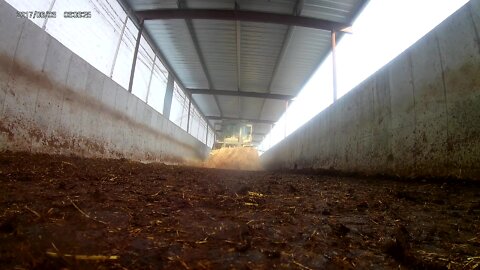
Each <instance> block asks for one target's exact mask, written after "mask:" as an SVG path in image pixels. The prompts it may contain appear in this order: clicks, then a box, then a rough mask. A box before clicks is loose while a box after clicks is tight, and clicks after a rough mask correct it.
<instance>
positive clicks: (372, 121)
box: [261, 0, 480, 180]
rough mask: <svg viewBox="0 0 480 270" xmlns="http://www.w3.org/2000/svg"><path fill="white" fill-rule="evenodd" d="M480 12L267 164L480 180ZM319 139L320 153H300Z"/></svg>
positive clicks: (452, 21) (461, 19)
mask: <svg viewBox="0 0 480 270" xmlns="http://www.w3.org/2000/svg"><path fill="white" fill-rule="evenodd" d="M479 8H480V1H479V0H474V1H471V2H470V3H469V4H468V5H466V6H464V7H463V8H461V9H460V10H459V11H457V12H456V13H454V14H453V15H452V16H451V17H450V18H449V19H447V20H445V21H444V22H443V23H442V24H441V25H439V26H438V27H437V28H436V29H434V30H433V31H432V32H430V33H429V34H427V35H426V36H425V37H423V38H422V39H421V40H420V41H418V42H417V43H416V44H414V45H413V46H412V47H411V48H409V49H408V50H406V51H405V52H404V53H402V54H401V55H400V56H398V57H397V58H396V59H394V60H393V61H391V62H390V63H389V64H388V65H387V66H385V67H384V68H382V69H381V70H379V71H378V72H377V73H375V74H374V75H372V76H371V77H370V78H368V79H367V80H365V82H363V83H362V84H360V85H359V86H357V87H356V88H355V89H354V90H352V92H350V93H349V94H347V95H345V96H343V97H342V98H341V99H340V100H338V101H337V102H335V103H334V104H333V105H331V106H330V107H329V108H327V109H326V110H324V111H323V112H321V113H320V114H319V115H317V116H316V117H315V118H314V119H312V120H311V121H310V122H308V123H307V124H306V125H307V127H305V126H304V127H302V128H300V129H299V130H298V131H297V132H295V133H293V134H292V135H290V136H289V137H288V140H285V141H282V142H280V143H279V144H278V145H276V146H274V147H273V148H272V149H270V150H268V151H267V152H266V153H264V154H263V155H262V157H261V160H262V162H263V163H264V165H265V166H266V167H267V168H294V167H295V164H297V163H300V162H301V163H302V164H304V166H306V167H311V168H323V169H335V170H340V171H347V172H361V173H366V174H389V175H400V176H407V177H410V176H417V177H418V176H436V177H445V176H456V177H459V178H473V179H477V180H480V110H479V109H478V108H480V42H479V40H480V39H479V35H478V27H477V25H478V19H479V17H478V16H479V15H478V14H480V13H479ZM352 108H353V110H354V113H351V110H352ZM313 140H316V141H319V142H321V143H320V144H319V146H318V147H316V148H314V149H315V150H314V151H315V152H316V153H311V152H308V153H307V152H304V151H302V152H298V151H292V146H295V147H298V146H299V145H303V143H304V142H310V141H313ZM322 142H323V143H322ZM354 146H355V147H354ZM288 152H290V153H292V154H291V155H287V156H283V155H284V154H286V153H288ZM313 157H314V158H313Z"/></svg>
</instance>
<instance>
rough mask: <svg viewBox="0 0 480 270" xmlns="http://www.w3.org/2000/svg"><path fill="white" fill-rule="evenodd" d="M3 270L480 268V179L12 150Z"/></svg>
mask: <svg viewBox="0 0 480 270" xmlns="http://www.w3.org/2000/svg"><path fill="white" fill-rule="evenodd" d="M0 265H1V267H0V268H2V269H61V268H68V269H162V268H164V269H271V268H281V269H393V268H395V269H398V268H403V269H409V268H413V269H415V268H417V269H428V268H430V269H446V268H450V269H475V268H480V266H479V265H480V186H479V185H475V184H472V183H461V182H448V181H447V182H444V181H435V182H434V181H431V180H430V181H426V180H424V181H421V180H418V181H406V180H403V181H400V180H396V179H372V178H369V179H362V178H349V177H340V176H325V175H314V174H293V173H278V172H240V171H226V170H223V171H222V170H215V169H202V168H189V167H175V166H167V165H163V164H141V163H135V162H129V161H126V160H98V159H82V158H77V157H59V156H48V155H28V154H13V153H1V154H0Z"/></svg>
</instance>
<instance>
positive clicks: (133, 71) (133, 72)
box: [128, 20, 143, 93]
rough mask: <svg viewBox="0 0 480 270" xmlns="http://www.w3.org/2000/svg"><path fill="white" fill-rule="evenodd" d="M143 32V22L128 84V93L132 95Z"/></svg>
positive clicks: (139, 30)
mask: <svg viewBox="0 0 480 270" xmlns="http://www.w3.org/2000/svg"><path fill="white" fill-rule="evenodd" d="M142 32H143V20H142V21H141V22H140V29H138V35H137V42H136V44H135V51H134V52H133V61H132V70H131V71H130V82H129V84H128V92H130V93H132V86H133V77H134V75H135V65H136V64H137V55H138V48H139V47H140V40H141V39H142Z"/></svg>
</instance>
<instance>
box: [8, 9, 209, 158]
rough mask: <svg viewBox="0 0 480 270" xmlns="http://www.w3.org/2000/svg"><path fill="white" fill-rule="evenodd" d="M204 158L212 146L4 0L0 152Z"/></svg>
mask: <svg viewBox="0 0 480 270" xmlns="http://www.w3.org/2000/svg"><path fill="white" fill-rule="evenodd" d="M3 150H12V151H30V152H48V153H56V154H71V153H74V154H78V155H81V156H92V157H124V158H128V159H134V160H163V161H182V160H184V159H202V158H204V157H205V156H206V155H207V154H208V148H207V147H206V146H205V145H204V144H203V143H201V142H200V141H198V140H197V139H195V138H194V137H192V136H190V135H189V134H188V133H187V132H185V131H184V130H182V129H181V128H179V127H177V126H176V125H175V124H174V123H172V122H170V121H169V120H168V119H166V118H164V117H163V116H162V115H161V114H160V113H158V112H156V111H155V110H153V109H152V108H151V107H150V106H148V105H147V104H145V103H144V102H143V101H141V100H140V99H138V98H137V97H135V96H134V95H132V94H130V93H128V92H127V91H126V90H125V89H123V88H122V87H120V86H119V85H118V84H117V83H115V82H114V81H112V80H111V79H110V78H108V77H107V76H105V75H104V74H103V73H101V72H99V71H98V70H96V69H95V68H94V67H92V66H91V65H89V64H88V63H87V62H85V61H84V60H83V59H81V58H80V57H78V56H77V55H75V54H73V53H72V52H71V51H70V50H68V49H67V48H66V47H64V46H63V45H62V44H60V43H59V42H58V41H57V40H55V39H54V38H52V37H51V36H50V35H48V34H47V33H46V32H44V31H43V30H42V29H40V28H39V27H37V26H36V25H35V24H33V23H32V22H31V21H29V20H26V19H19V18H16V10H15V9H14V8H12V7H11V6H10V5H8V4H7V3H5V2H4V1H3V0H0V151H3Z"/></svg>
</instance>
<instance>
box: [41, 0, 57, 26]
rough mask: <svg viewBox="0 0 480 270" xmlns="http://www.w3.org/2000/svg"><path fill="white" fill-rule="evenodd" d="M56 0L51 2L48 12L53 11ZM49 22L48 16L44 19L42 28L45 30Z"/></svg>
mask: <svg viewBox="0 0 480 270" xmlns="http://www.w3.org/2000/svg"><path fill="white" fill-rule="evenodd" d="M55 1H56V0H53V1H52V3H51V4H50V7H49V8H48V12H52V9H53V5H55ZM47 22H48V17H46V18H45V21H43V25H42V29H43V30H45V29H46V28H47Z"/></svg>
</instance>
